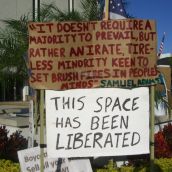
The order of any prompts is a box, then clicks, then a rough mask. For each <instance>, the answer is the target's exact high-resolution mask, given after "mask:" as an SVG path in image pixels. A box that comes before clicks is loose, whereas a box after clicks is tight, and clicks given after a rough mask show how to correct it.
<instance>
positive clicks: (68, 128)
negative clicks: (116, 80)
mask: <svg viewBox="0 0 172 172" xmlns="http://www.w3.org/2000/svg"><path fill="white" fill-rule="evenodd" d="M46 126H47V152H48V155H49V156H50V157H55V156H56V155H59V156H60V157H88V156H120V155H136V154H145V153H149V89H148V88H145V87H143V88H135V89H131V90H129V89H119V88H98V89H75V90H67V91H52V90H46Z"/></svg>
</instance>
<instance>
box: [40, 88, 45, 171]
mask: <svg viewBox="0 0 172 172" xmlns="http://www.w3.org/2000/svg"><path fill="white" fill-rule="evenodd" d="M40 94H41V95H40V172H43V171H44V145H45V144H44V90H40Z"/></svg>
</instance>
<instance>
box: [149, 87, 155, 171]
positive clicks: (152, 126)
mask: <svg viewBox="0 0 172 172" xmlns="http://www.w3.org/2000/svg"><path fill="white" fill-rule="evenodd" d="M154 96H155V86H154V85H152V86H151V88H150V113H151V114H150V171H151V172H154V159H155V155H154V150H155V147H154V130H155V129H154V128H155V112H154V107H155V104H154V102H155V99H154Z"/></svg>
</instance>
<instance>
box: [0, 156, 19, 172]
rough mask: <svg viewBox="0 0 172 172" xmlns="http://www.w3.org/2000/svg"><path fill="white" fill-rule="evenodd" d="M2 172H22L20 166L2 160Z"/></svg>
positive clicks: (0, 165)
mask: <svg viewBox="0 0 172 172" xmlns="http://www.w3.org/2000/svg"><path fill="white" fill-rule="evenodd" d="M0 172H20V165H19V163H14V162H12V161H10V160H5V159H1V160H0Z"/></svg>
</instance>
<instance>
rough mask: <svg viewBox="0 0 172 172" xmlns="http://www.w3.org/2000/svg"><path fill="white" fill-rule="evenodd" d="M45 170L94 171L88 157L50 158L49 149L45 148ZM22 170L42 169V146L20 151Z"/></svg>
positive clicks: (66, 171) (62, 171) (24, 171)
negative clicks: (70, 158)
mask: <svg viewBox="0 0 172 172" xmlns="http://www.w3.org/2000/svg"><path fill="white" fill-rule="evenodd" d="M43 156H44V172H56V171H57V172H58V171H60V172H74V171H75V172H92V168H91V164H90V161H89V160H88V159H84V160H68V159H66V158H55V159H49V158H48V155H47V150H46V149H44V154H43ZM18 157H19V162H20V167H21V171H22V172H36V171H37V172H39V171H40V148H39V147H34V148H29V149H25V150H21V151H18Z"/></svg>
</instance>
